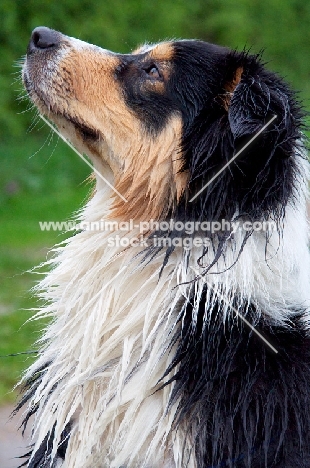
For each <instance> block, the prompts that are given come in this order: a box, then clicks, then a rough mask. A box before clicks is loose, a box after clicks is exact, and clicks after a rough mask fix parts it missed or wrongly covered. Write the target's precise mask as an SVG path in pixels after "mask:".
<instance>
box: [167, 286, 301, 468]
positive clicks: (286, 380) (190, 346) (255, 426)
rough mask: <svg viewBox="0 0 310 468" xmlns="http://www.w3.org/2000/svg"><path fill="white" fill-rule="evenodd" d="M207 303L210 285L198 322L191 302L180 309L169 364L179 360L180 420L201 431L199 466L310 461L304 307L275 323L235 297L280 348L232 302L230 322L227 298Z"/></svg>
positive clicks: (266, 467)
mask: <svg viewBox="0 0 310 468" xmlns="http://www.w3.org/2000/svg"><path fill="white" fill-rule="evenodd" d="M208 304H209V303H207V302H206V299H205V293H204V294H203V297H202V301H201V303H200V305H199V311H198V315H197V322H196V319H195V320H193V307H192V304H191V302H189V303H188V304H187V306H186V308H185V310H184V313H183V314H181V315H180V322H182V326H181V325H180V327H179V329H178V331H177V336H176V337H175V340H176V341H178V342H179V344H178V349H177V352H176V355H175V358H174V361H173V363H172V365H171V368H170V369H168V370H167V375H168V374H169V373H170V371H171V370H172V369H173V368H174V367H176V366H177V365H178V366H179V367H178V370H177V372H176V374H175V375H174V377H173V378H172V379H171V380H170V381H169V382H171V381H175V388H174V392H173V395H172V397H171V404H172V403H173V402H174V401H176V400H177V399H179V398H180V402H179V407H178V412H177V419H176V420H175V426H176V427H178V426H181V427H182V429H183V430H185V431H186V432H187V433H188V435H191V436H192V435H193V434H195V446H194V447H193V451H194V452H195V457H196V459H197V466H198V468H209V467H210V468H211V467H223V466H225V467H226V466H227V467H238V468H275V467H277V468H293V467H294V468H297V467H299V468H301V467H302V468H306V467H308V466H310V465H309V463H310V419H309V414H310V385H309V382H310V337H309V335H308V333H307V332H306V330H305V328H304V326H303V325H302V323H301V321H300V316H301V313H302V311H294V310H292V317H293V318H292V320H291V322H290V323H288V324H287V326H275V325H274V324H272V323H270V322H268V320H267V319H264V318H263V317H261V318H260V319H258V316H257V313H256V311H255V307H254V306H249V307H246V306H245V305H243V306H242V304H240V301H239V300H238V298H236V300H235V302H234V303H233V306H235V307H236V308H237V309H238V311H239V313H241V314H242V315H244V316H246V317H247V319H248V320H249V321H250V322H251V323H252V324H253V325H254V326H255V327H256V328H257V329H258V330H259V331H260V332H261V333H262V334H263V335H265V337H266V338H267V339H268V341H269V342H271V343H272V345H273V346H274V347H275V348H276V350H277V351H278V354H276V353H275V352H273V351H272V350H271V349H270V350H269V348H268V346H266V344H265V343H264V342H263V341H262V340H261V339H260V338H259V337H257V336H256V334H254V333H253V331H252V330H251V328H250V327H247V326H246V325H244V323H243V322H242V321H241V320H240V319H238V318H236V316H235V314H234V312H233V311H232V310H231V311H230V312H231V315H230V318H229V319H228V320H227V321H226V323H223V317H222V313H221V304H220V303H219V302H218V301H217V302H216V305H215V307H214V308H213V309H212V310H211V311H210V310H208V307H209V305H208ZM208 314H210V317H209V320H206V317H207V316H208ZM233 318H235V319H233ZM175 340H173V341H175ZM184 467H186V460H185V459H184Z"/></svg>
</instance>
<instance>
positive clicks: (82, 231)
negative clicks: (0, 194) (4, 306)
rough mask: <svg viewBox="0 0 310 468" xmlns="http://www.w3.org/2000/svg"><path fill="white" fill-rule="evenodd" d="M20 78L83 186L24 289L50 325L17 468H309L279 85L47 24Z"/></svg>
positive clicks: (304, 305) (35, 368)
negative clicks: (63, 235)
mask: <svg viewBox="0 0 310 468" xmlns="http://www.w3.org/2000/svg"><path fill="white" fill-rule="evenodd" d="M22 76H23V82H24V85H25V88H26V90H27V92H28V95H29V97H30V99H31V101H32V102H33V103H34V105H35V106H36V107H37V108H38V110H39V112H40V113H41V114H42V115H43V116H45V117H46V118H48V119H49V120H50V121H51V122H52V123H53V124H55V125H56V126H57V128H58V131H59V132H60V134H61V135H62V136H63V137H64V138H65V139H66V140H68V141H70V142H71V144H72V145H73V146H74V147H75V148H76V150H77V151H78V152H79V153H81V154H83V153H84V154H86V155H87V156H88V157H89V159H90V160H91V161H92V163H93V166H94V172H95V179H96V187H95V191H94V193H93V195H92V197H91V199H90V200H89V201H88V203H87V205H86V206H85V208H84V209H83V211H82V213H81V214H80V215H79V223H80V224H79V229H77V232H76V233H75V235H72V236H71V237H69V239H68V240H67V241H66V242H65V243H64V245H61V246H58V247H57V248H56V254H55V256H54V257H53V259H52V260H50V261H49V272H48V274H47V276H46V277H45V278H44V279H43V281H42V282H41V283H40V284H39V286H38V287H37V291H38V293H39V294H40V295H41V297H42V298H43V301H44V304H45V305H44V306H43V307H42V308H41V309H40V311H39V312H38V313H37V315H36V317H49V318H51V320H50V323H49V325H48V326H47V329H46V330H45V332H44V334H43V336H42V338H41V340H40V342H39V349H38V358H37V360H36V362H35V363H34V364H33V365H31V367H30V368H29V369H28V370H27V371H26V373H25V375H24V378H23V384H24V388H25V390H24V393H23V396H22V397H21V400H20V402H19V403H18V406H17V409H18V410H19V409H20V408H22V407H25V406H26V410H25V413H24V421H23V424H24V426H26V425H27V423H28V422H29V418H30V417H31V416H32V417H33V419H34V422H33V428H32V437H33V446H32V447H31V450H30V451H29V453H28V454H26V455H25V457H24V458H23V464H22V465H21V466H27V467H28V468H52V467H53V468H56V467H57V468H59V467H65V468H215V467H224V466H225V467H226V466H227V467H239V468H263V467H264V468H271V467H277V468H284V467H285V468H290V467H294V468H295V467H308V466H310V464H309V463H310V417H309V415H310V331H309V327H310V287H309V286H310V257H309V249H308V224H307V216H306V207H307V198H308V185H307V184H308V182H307V180H308V161H307V152H306V141H305V137H304V131H303V130H304V124H303V121H304V115H305V113H304V110H303V108H302V105H301V104H300V103H299V101H298V99H297V98H296V95H295V93H294V92H293V91H292V90H291V89H290V87H289V86H288V85H287V84H286V83H285V82H284V81H283V80H282V78H280V77H279V76H278V75H277V74H275V73H273V72H271V71H269V70H267V69H266V67H265V64H264V63H263V62H262V58H261V56H260V55H254V54H251V53H250V52H248V51H245V50H244V51H241V52H239V51H235V50H230V49H228V48H225V47H222V46H218V45H213V44H210V43H206V42H203V41H198V40H176V41H166V42H160V43H157V44H145V45H142V46H140V47H139V48H138V49H137V50H135V51H134V52H132V53H130V54H117V53H113V52H110V51H108V50H104V49H102V48H99V47H97V46H94V45H90V44H88V43H85V42H82V41H80V40H77V39H74V38H71V37H67V36H65V35H63V34H61V33H60V32H57V31H54V30H52V29H49V28H46V27H38V28H36V29H35V30H34V31H33V32H32V35H31V39H30V43H29V45H28V50H27V56H26V59H25V62H24V66H23V72H22ZM103 224H104V228H102V225H103ZM94 225H95V226H97V229H92V228H90V227H92V226H94ZM98 226H99V229H98ZM141 226H142V228H141ZM25 460H26V461H25Z"/></svg>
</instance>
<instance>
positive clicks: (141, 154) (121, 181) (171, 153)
mask: <svg viewBox="0 0 310 468" xmlns="http://www.w3.org/2000/svg"><path fill="white" fill-rule="evenodd" d="M181 131H182V122H181V118H180V117H179V116H174V117H172V118H171V119H170V120H169V122H168V123H167V125H166V127H165V129H164V130H163V131H162V132H161V134H159V135H158V136H157V137H156V140H153V139H152V138H151V137H149V136H148V135H146V134H145V132H143V130H141V129H140V132H139V134H138V135H139V136H138V138H136V143H135V142H134V141H132V147H131V154H130V155H128V159H127V162H129V166H128V167H127V169H126V171H125V174H120V175H119V176H118V177H116V180H115V186H116V188H117V190H118V191H119V192H120V193H122V194H123V195H124V196H125V198H126V199H127V200H128V203H123V202H122V201H121V200H119V199H118V198H117V197H116V198H115V201H114V204H113V211H112V217H113V218H120V219H135V220H150V219H157V220H158V219H163V218H165V217H166V216H167V215H168V212H169V211H170V209H173V208H174V207H175V205H176V203H177V202H178V200H179V199H180V197H181V195H182V194H183V193H184V191H185V190H186V185H187V180H188V174H187V173H186V172H181V169H182V165H183V162H182V155H181V154H180V151H179V144H180V140H181Z"/></svg>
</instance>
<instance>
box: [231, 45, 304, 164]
mask: <svg viewBox="0 0 310 468" xmlns="http://www.w3.org/2000/svg"><path fill="white" fill-rule="evenodd" d="M240 62H241V63H242V65H241V66H240V65H239V66H238V68H237V69H236V75H235V76H236V77H237V78H235V79H234V80H233V81H232V82H231V83H228V84H226V89H228V87H229V86H231V87H234V89H233V91H232V95H231V98H230V102H229V105H228V108H227V110H228V121H229V125H230V129H231V132H232V135H233V138H234V142H235V147H236V149H240V147H241V146H242V144H245V143H246V142H247V141H249V140H250V139H251V138H253V137H254V136H255V135H256V134H257V133H258V132H260V130H261V129H262V128H263V127H264V126H265V125H267V124H268V126H267V128H266V130H265V131H264V133H263V135H262V137H261V138H259V139H258V140H257V142H256V143H258V142H259V143H260V149H261V150H264V151H266V152H267V153H268V154H269V156H273V155H274V154H277V156H278V157H282V158H286V157H290V156H292V155H294V152H295V149H296V142H297V140H298V139H300V136H301V135H300V122H301V112H300V108H299V106H298V105H297V102H296V98H295V96H294V93H293V92H292V91H291V90H290V89H289V87H288V86H287V84H285V83H284V82H283V80H282V79H281V78H279V77H278V76H277V75H276V74H274V73H271V72H269V71H267V70H266V69H265V68H264V67H263V65H262V64H261V62H260V60H259V57H258V56H249V55H247V54H243V57H242V54H241V55H239V57H238V63H240ZM255 146H257V144H256V145H255V143H254V144H253V147H255ZM266 156H267V154H266Z"/></svg>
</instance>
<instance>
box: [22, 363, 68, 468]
mask: <svg viewBox="0 0 310 468" xmlns="http://www.w3.org/2000/svg"><path fill="white" fill-rule="evenodd" d="M49 365H50V363H47V364H46V365H45V366H44V367H41V368H40V369H38V370H37V372H36V374H34V375H33V376H32V377H31V378H30V379H29V380H28V381H27V382H26V383H25V385H24V387H23V389H22V390H23V392H24V394H23V397H22V398H21V400H20V401H19V403H18V405H17V406H16V408H15V410H14V413H13V414H16V413H18V411H20V409H21V408H23V407H24V406H25V405H26V404H27V403H28V402H29V401H30V400H31V398H32V397H33V395H34V394H35V392H36V390H37V388H38V386H39V385H40V384H41V382H42V377H43V375H44V372H45V371H46V369H47V368H48V367H49ZM52 391H53V389H52ZM37 409H38V408H37V406H33V407H32V408H29V409H28V411H27V413H26V415H25V417H24V419H23V421H22V425H21V426H22V427H23V434H24V432H25V430H26V427H27V424H28V422H29V419H30V418H31V417H32V416H34V415H35V414H36V411H37ZM54 432H55V430H54V428H53V429H52V431H51V432H50V433H49V434H47V436H46V437H45V439H44V440H43V442H42V444H41V445H40V447H39V449H38V450H37V451H36V452H35V453H33V450H32V446H31V447H29V452H28V453H26V454H25V455H24V456H22V457H19V458H24V459H26V461H25V462H24V463H23V464H22V465H20V466H19V468H22V467H24V466H27V467H28V468H53V467H54V466H55V465H56V462H57V459H58V458H61V459H63V460H64V459H65V455H66V450H67V446H68V442H69V437H70V432H71V423H68V424H67V425H66V427H65V429H64V431H63V432H62V434H61V440H60V443H59V445H58V448H57V456H56V458H55V459H54V460H52V459H51V454H52V449H53V441H54ZM31 457H32V459H31V461H30V458H31Z"/></svg>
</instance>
